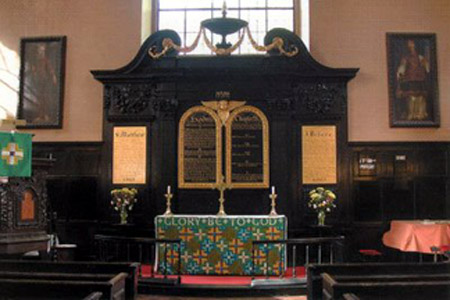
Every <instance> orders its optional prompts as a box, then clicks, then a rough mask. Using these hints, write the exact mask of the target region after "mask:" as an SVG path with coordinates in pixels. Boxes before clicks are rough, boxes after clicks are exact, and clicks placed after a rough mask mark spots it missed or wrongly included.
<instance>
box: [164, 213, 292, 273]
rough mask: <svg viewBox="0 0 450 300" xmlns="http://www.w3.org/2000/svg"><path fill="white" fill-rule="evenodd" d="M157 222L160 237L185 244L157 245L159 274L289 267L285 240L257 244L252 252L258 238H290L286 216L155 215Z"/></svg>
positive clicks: (276, 270)
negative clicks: (178, 240)
mask: <svg viewBox="0 0 450 300" xmlns="http://www.w3.org/2000/svg"><path fill="white" fill-rule="evenodd" d="M155 222H156V237H157V238H161V239H181V249H178V247H177V246H176V245H169V244H167V245H165V244H159V245H158V252H157V253H158V268H157V269H158V272H160V273H165V272H167V274H177V273H178V271H180V273H181V274H191V275H252V274H255V275H265V274H268V275H280V274H282V273H283V271H284V269H285V268H286V249H285V245H284V244H269V245H261V246H256V247H255V249H254V251H252V241H254V240H272V241H273V240H283V239H286V231H287V219H286V217H285V216H225V217H217V216H192V215H175V216H170V217H169V216H157V217H156V219H155ZM252 252H253V253H252ZM180 258H181V261H180V267H181V270H178V263H179V259H180Z"/></svg>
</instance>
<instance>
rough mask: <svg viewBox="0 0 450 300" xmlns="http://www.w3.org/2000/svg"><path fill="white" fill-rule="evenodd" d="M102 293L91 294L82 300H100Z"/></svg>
mask: <svg viewBox="0 0 450 300" xmlns="http://www.w3.org/2000/svg"><path fill="white" fill-rule="evenodd" d="M102 296H103V293H101V292H93V293H90V294H89V295H87V296H86V297H84V298H83V299H82V300H100V299H102Z"/></svg>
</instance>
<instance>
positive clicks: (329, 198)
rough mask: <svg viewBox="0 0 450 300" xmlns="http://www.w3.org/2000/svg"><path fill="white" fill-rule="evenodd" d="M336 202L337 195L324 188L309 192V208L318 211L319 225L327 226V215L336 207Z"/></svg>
mask: <svg viewBox="0 0 450 300" xmlns="http://www.w3.org/2000/svg"><path fill="white" fill-rule="evenodd" d="M334 200H336V195H335V194H334V193H333V192H332V191H330V190H326V189H324V188H323V187H317V188H315V189H313V190H312V191H311V192H309V202H308V206H309V207H311V208H312V209H314V210H315V211H317V219H318V223H319V225H325V216H326V213H327V212H331V209H333V208H335V207H336V205H335V204H334Z"/></svg>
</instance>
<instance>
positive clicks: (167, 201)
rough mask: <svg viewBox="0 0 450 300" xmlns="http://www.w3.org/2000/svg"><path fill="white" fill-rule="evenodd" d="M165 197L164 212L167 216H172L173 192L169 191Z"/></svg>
mask: <svg viewBox="0 0 450 300" xmlns="http://www.w3.org/2000/svg"><path fill="white" fill-rule="evenodd" d="M164 197H166V212H165V213H164V215H165V216H171V215H173V214H172V210H171V209H170V206H171V204H170V200H171V199H172V197H173V194H172V193H171V192H168V193H167V194H164Z"/></svg>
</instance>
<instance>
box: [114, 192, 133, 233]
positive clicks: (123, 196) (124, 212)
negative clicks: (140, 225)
mask: <svg viewBox="0 0 450 300" xmlns="http://www.w3.org/2000/svg"><path fill="white" fill-rule="evenodd" d="M136 194H137V190H136V189H133V188H131V189H130V188H126V187H125V188H120V189H114V190H112V191H111V196H112V200H111V206H112V207H113V208H114V210H115V211H118V212H119V215H120V224H127V222H128V212H129V211H131V210H132V209H133V206H134V204H135V203H136V202H137V199H136Z"/></svg>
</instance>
